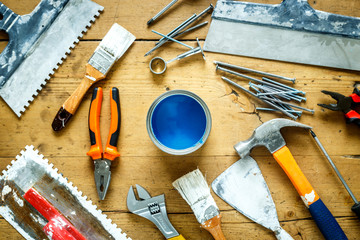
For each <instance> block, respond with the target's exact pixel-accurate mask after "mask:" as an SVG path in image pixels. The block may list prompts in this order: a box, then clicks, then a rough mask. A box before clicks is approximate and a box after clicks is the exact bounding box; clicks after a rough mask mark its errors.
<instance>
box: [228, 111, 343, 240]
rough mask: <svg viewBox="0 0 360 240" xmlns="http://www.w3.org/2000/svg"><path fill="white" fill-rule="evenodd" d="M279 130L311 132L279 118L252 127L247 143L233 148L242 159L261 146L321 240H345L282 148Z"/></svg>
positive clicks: (293, 122)
mask: <svg viewBox="0 0 360 240" xmlns="http://www.w3.org/2000/svg"><path fill="white" fill-rule="evenodd" d="M283 127H301V128H305V129H311V127H310V126H307V125H304V124H301V123H297V122H295V121H291V120H287V119H282V118H278V119H273V120H270V121H268V122H265V123H263V124H262V125H261V126H260V127H258V128H256V129H255V131H254V133H253V135H252V136H251V137H250V138H249V139H248V140H245V141H242V142H239V143H237V144H236V145H235V146H234V148H235V150H236V151H237V152H238V154H239V155H240V156H241V157H242V158H243V157H245V156H248V155H250V151H251V149H252V148H253V147H256V146H265V147H266V148H267V149H268V150H269V151H270V152H271V154H272V155H273V157H274V158H275V160H276V161H277V162H278V163H279V165H280V166H281V168H282V169H283V170H284V171H285V173H286V175H287V176H288V177H289V179H290V181H291V182H292V184H293V185H294V187H295V188H296V190H297V192H298V193H299V195H300V197H301V199H302V200H303V201H304V203H305V205H306V207H308V208H309V211H310V214H311V216H312V217H313V218H314V220H315V222H316V224H317V226H318V227H319V229H320V231H321V233H322V234H323V236H324V237H325V239H327V240H331V239H337V240H342V239H347V237H346V235H345V233H344V232H343V230H342V229H341V227H340V225H339V224H338V222H337V221H336V220H335V218H334V216H333V215H332V214H331V212H330V211H329V209H328V208H327V207H326V206H325V204H324V203H323V202H322V200H321V199H320V197H319V195H318V194H317V193H316V192H315V190H314V188H313V187H312V186H311V184H310V182H309V181H308V180H307V179H306V177H305V175H304V174H303V172H302V171H301V169H300V167H299V166H298V165H297V163H296V161H295V159H294V157H293V156H292V154H291V152H290V150H289V148H288V147H287V146H286V142H285V140H284V138H283V137H282V135H281V132H280V129H281V128H283Z"/></svg>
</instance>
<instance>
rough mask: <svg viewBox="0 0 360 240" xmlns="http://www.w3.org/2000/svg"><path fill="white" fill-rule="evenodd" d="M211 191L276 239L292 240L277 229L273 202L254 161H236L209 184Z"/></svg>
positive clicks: (250, 158) (278, 227)
mask: <svg viewBox="0 0 360 240" xmlns="http://www.w3.org/2000/svg"><path fill="white" fill-rule="evenodd" d="M211 187H212V189H213V191H214V192H215V193H216V194H217V195H218V196H219V197H220V198H221V199H223V200H224V201H225V202H226V203H228V204H229V205H230V206H232V207H233V208H235V209H236V210H237V211H239V212H240V213H242V214H243V215H245V216H246V217H248V218H249V219H251V220H252V221H254V222H256V223H258V224H260V225H261V226H263V227H265V228H267V229H270V230H271V231H273V232H274V233H275V236H276V238H277V239H279V240H291V239H293V238H292V237H291V236H290V235H289V234H288V233H287V232H286V231H285V230H284V229H282V228H281V226H280V223H279V220H278V216H277V213H276V208H275V204H274V201H273V200H272V197H271V194H270V191H269V188H268V186H267V184H266V182H265V179H264V177H263V175H262V174H261V171H260V168H259V166H258V165H257V163H256V161H255V160H254V159H253V158H252V157H250V156H247V157H245V158H242V159H240V160H239V161H237V162H236V163H234V164H233V165H231V166H230V167H229V168H228V169H226V170H225V171H224V172H223V173H222V174H221V175H220V176H218V177H217V178H216V179H215V180H214V181H213V182H212V184H211Z"/></svg>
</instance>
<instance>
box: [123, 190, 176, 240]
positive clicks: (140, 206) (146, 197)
mask: <svg viewBox="0 0 360 240" xmlns="http://www.w3.org/2000/svg"><path fill="white" fill-rule="evenodd" d="M136 190H137V193H138V196H139V199H140V200H137V198H136V196H135V193H134V189H133V187H132V186H131V187H130V189H129V192H128V196H127V200H126V202H127V207H128V209H129V211H130V212H132V213H134V214H136V215H139V216H141V217H143V218H146V219H148V220H150V221H151V222H152V223H154V224H155V225H156V226H157V228H158V229H159V230H160V231H161V233H162V234H163V235H164V236H165V238H166V239H169V238H173V237H176V236H179V233H178V232H177V231H176V230H175V228H174V227H173V226H172V224H171V223H170V220H169V218H168V216H167V212H166V204H165V195H164V194H161V195H159V196H155V197H151V195H150V194H149V193H148V192H147V191H146V190H145V189H144V188H143V187H141V186H140V185H137V184H136Z"/></svg>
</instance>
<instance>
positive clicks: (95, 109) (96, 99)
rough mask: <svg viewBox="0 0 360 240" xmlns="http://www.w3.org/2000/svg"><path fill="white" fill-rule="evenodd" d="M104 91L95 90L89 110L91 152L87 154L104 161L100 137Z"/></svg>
mask: <svg viewBox="0 0 360 240" xmlns="http://www.w3.org/2000/svg"><path fill="white" fill-rule="evenodd" d="M102 97H103V91H102V88H101V87H96V88H94V91H93V95H92V98H91V103H90V110H89V133H90V143H91V147H90V150H89V151H88V152H87V153H86V154H87V155H88V156H90V157H91V158H92V159H93V160H97V159H102V152H103V149H102V145H101V136H100V111H101V103H102Z"/></svg>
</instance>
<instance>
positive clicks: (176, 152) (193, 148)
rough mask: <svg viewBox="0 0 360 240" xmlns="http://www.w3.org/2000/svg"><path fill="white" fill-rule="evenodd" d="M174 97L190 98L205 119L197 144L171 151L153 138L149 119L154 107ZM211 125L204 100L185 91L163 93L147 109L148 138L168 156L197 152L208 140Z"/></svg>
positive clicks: (208, 111)
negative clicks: (198, 106)
mask: <svg viewBox="0 0 360 240" xmlns="http://www.w3.org/2000/svg"><path fill="white" fill-rule="evenodd" d="M174 95H184V96H187V97H190V98H192V99H194V100H195V101H196V102H198V103H199V105H200V106H201V108H202V109H203V111H204V114H205V117H206V126H205V131H204V134H203V135H202V137H201V138H200V139H199V140H198V142H197V143H196V144H195V145H194V146H191V147H189V148H185V149H173V148H169V147H167V146H165V145H164V144H162V143H161V142H160V141H159V140H158V139H157V138H156V136H155V134H154V132H153V129H152V123H151V119H152V115H153V113H154V110H155V108H156V106H157V105H158V104H159V103H160V102H161V101H163V100H164V99H166V98H167V97H170V96H174ZM211 125H212V119H211V114H210V110H209V108H208V106H207V105H206V103H205V102H204V100H202V99H201V98H200V97H199V96H198V95H196V94H195V93H192V92H190V91H187V90H170V91H168V92H165V93H163V94H161V95H160V96H159V97H157V98H156V99H155V100H154V102H153V103H152V104H151V106H150V108H149V111H148V113H147V116H146V129H147V131H148V134H149V137H150V139H151V141H152V142H153V143H154V144H155V145H156V146H157V147H158V148H159V149H160V150H162V151H163V152H166V153H168V154H172V155H186V154H189V153H192V152H195V151H196V150H198V149H199V148H200V147H201V146H202V145H204V143H205V142H206V140H207V139H208V137H209V135H210V130H211Z"/></svg>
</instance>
